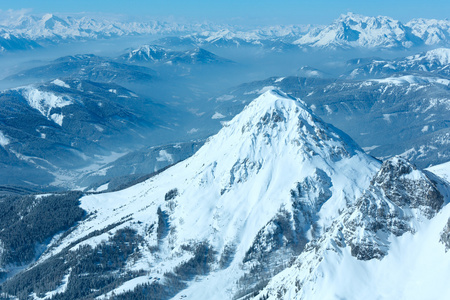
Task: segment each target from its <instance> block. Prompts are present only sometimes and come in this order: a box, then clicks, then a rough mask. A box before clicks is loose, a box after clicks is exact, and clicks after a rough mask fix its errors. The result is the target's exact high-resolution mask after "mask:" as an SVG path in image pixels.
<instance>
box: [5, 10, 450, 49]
mask: <svg viewBox="0 0 450 300" xmlns="http://www.w3.org/2000/svg"><path fill="white" fill-rule="evenodd" d="M0 30H2V31H3V32H4V34H3V36H9V37H10V39H9V40H10V41H11V42H10V45H9V46H8V47H5V46H3V48H2V49H3V51H5V50H14V49H27V48H36V47H39V45H49V44H54V43H61V42H67V41H74V40H90V39H103V38H111V37H123V36H130V35H153V36H157V35H164V36H165V37H164V38H162V39H160V40H159V41H158V44H160V45H163V46H170V47H172V46H189V47H203V48H206V49H207V50H210V49H213V48H215V47H246V46H250V47H259V48H261V47H262V48H265V49H268V50H271V51H277V52H279V51H286V50H295V49H298V48H299V47H300V48H312V49H316V48H319V49H349V48H357V49H390V50H402V49H403V50H404V49H410V48H414V47H429V46H434V47H435V46H438V45H440V46H446V45H448V44H449V37H450V22H449V21H447V20H433V19H431V20H428V19H414V20H411V21H409V22H407V23H405V24H403V23H402V22H400V21H398V20H395V19H392V18H390V17H386V16H378V17H366V16H362V15H358V14H353V13H347V14H344V15H341V16H340V17H339V18H338V19H336V20H335V21H334V22H333V23H332V24H330V25H328V26H325V25H317V26H313V25H290V26H266V27H259V28H239V27H238V26H233V25H222V24H213V23H200V24H197V23H186V24H177V23H174V22H166V21H148V22H136V21H119V20H114V19H112V18H109V19H108V18H105V17H97V18H92V17H88V16H82V17H73V16H56V15H53V14H45V15H43V16H33V15H22V16H20V17H19V18H14V19H5V20H3V21H2V22H1V24H0ZM7 40H8V39H6V40H5V39H4V38H3V40H0V42H1V43H2V44H5V45H6V46H7V44H8V43H7V42H6V41H7ZM13 46H15V47H13Z"/></svg>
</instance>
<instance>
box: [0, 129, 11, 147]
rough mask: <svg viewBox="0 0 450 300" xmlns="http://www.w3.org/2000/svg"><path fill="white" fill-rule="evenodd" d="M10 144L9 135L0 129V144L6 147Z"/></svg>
mask: <svg viewBox="0 0 450 300" xmlns="http://www.w3.org/2000/svg"><path fill="white" fill-rule="evenodd" d="M8 144H9V139H8V137H7V136H6V135H5V134H4V133H3V132H1V131H0V146H2V147H5V146H6V145H8Z"/></svg>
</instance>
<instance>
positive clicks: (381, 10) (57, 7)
mask: <svg viewBox="0 0 450 300" xmlns="http://www.w3.org/2000/svg"><path fill="white" fill-rule="evenodd" d="M8 9H12V10H20V9H28V10H29V11H31V13H34V14H42V13H49V12H50V13H69V14H73V13H80V12H90V13H108V14H110V13H112V14H126V15H131V16H140V17H152V16H153V17H173V18H185V19H196V20H199V21H203V20H208V21H224V22H235V23H243V24H245V23H254V24H257V23H261V24H264V25H267V24H329V23H331V22H332V21H333V20H334V19H336V18H338V17H339V15H340V14H342V13H347V12H353V13H358V14H363V15H367V16H378V15H385V16H389V17H392V18H394V19H398V20H400V21H403V22H407V21H409V20H410V19H413V18H419V17H421V18H435V19H446V18H450V1H448V0H420V1H419V0H395V1H393V0H307V1H304V0H277V1H275V0H227V1H218V0H216V1H214V0H127V1H124V0H120V1H118V0H40V1H36V0H1V1H0V10H2V11H6V10H8ZM254 24H252V25H254Z"/></svg>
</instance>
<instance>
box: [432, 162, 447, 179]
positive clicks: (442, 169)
mask: <svg viewBox="0 0 450 300" xmlns="http://www.w3.org/2000/svg"><path fill="white" fill-rule="evenodd" d="M427 171H430V172H431V173H434V174H435V175H437V176H439V177H441V178H443V179H445V180H447V181H448V182H450V161H449V162H446V163H443V164H440V165H437V166H432V167H429V168H427Z"/></svg>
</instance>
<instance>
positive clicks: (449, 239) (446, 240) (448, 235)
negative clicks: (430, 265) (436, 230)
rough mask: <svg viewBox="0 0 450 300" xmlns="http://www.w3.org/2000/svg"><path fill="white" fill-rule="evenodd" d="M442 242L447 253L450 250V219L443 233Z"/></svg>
mask: <svg viewBox="0 0 450 300" xmlns="http://www.w3.org/2000/svg"><path fill="white" fill-rule="evenodd" d="M440 242H441V243H442V244H444V245H445V252H447V251H448V250H449V249H450V219H448V222H447V225H446V226H445V227H444V230H443V231H442V233H441V239H440Z"/></svg>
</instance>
